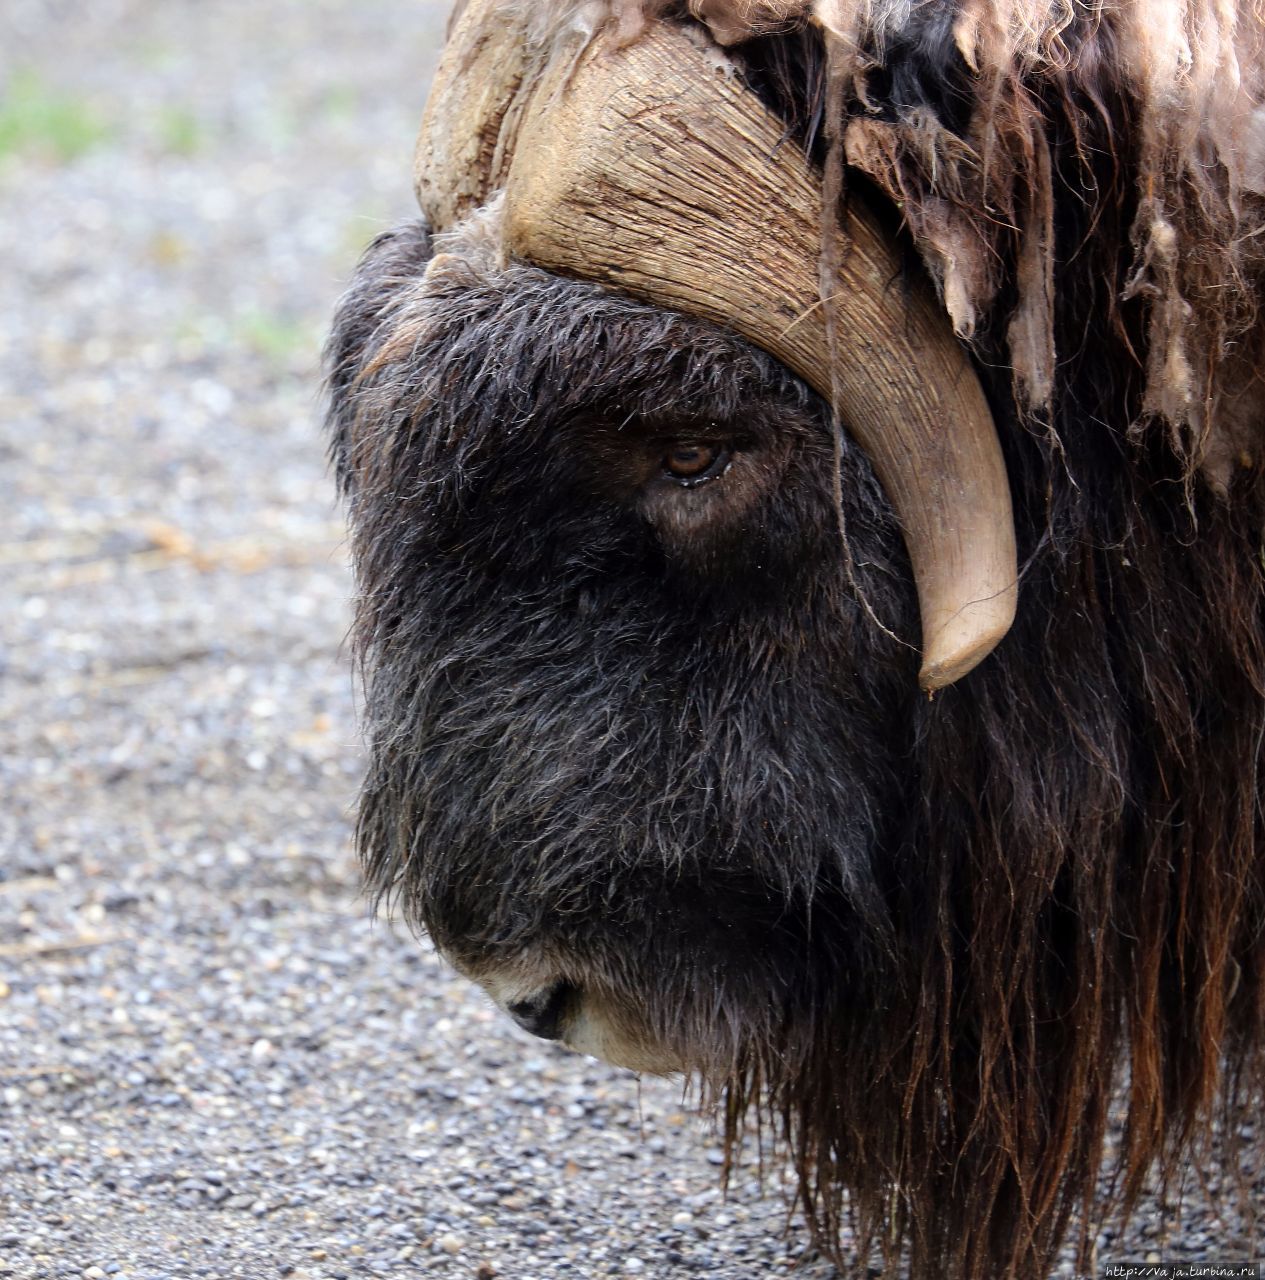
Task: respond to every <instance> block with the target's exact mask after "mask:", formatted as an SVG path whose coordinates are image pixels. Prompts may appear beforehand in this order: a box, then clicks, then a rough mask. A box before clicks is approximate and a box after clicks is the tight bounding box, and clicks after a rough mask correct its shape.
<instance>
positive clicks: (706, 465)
mask: <svg viewBox="0 0 1265 1280" xmlns="http://www.w3.org/2000/svg"><path fill="white" fill-rule="evenodd" d="M728 462H729V450H728V449H726V448H724V447H723V446H722V445H719V444H712V443H710V442H708V441H704V440H700V441H682V442H681V443H679V444H674V445H673V446H672V447H671V448H670V449H669V450H668V451H667V453H665V454H664V455H663V471H664V474H665V475H667V476H669V477H671V479H673V480H675V481H677V482H678V483H679V484H683V485H686V486H691V485H696V484H702V483H703V482H704V481H705V480H713V479H715V478H716V476H718V475H720V473H721V472H722V471H723V470H724V469H725V466H726V465H727V463H728Z"/></svg>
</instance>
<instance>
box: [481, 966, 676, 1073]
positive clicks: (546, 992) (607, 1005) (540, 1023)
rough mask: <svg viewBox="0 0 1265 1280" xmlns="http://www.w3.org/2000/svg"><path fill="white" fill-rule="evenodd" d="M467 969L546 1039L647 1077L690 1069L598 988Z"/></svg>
mask: <svg viewBox="0 0 1265 1280" xmlns="http://www.w3.org/2000/svg"><path fill="white" fill-rule="evenodd" d="M464 971H465V972H466V976H467V977H471V978H473V979H474V981H476V982H477V983H478V984H479V986H481V987H482V988H483V990H484V991H486V992H487V993H488V995H489V996H491V997H492V1000H493V1001H494V1002H495V1003H496V1005H497V1007H498V1008H500V1009H501V1010H502V1011H503V1012H504V1013H506V1014H508V1015H509V1017H510V1018H511V1019H512V1020H513V1021H514V1022H515V1023H517V1025H518V1026H520V1027H521V1028H522V1029H523V1030H524V1031H527V1032H529V1033H530V1034H531V1035H533V1036H537V1037H539V1038H540V1039H542V1040H552V1041H554V1042H555V1043H558V1044H561V1045H563V1046H564V1047H566V1048H568V1049H572V1050H574V1051H575V1052H576V1053H583V1054H587V1055H589V1056H590V1057H593V1058H600V1059H601V1060H602V1061H603V1062H609V1063H611V1064H612V1065H614V1066H617V1067H625V1068H626V1069H628V1070H630V1071H637V1072H642V1073H645V1074H647V1075H672V1074H675V1073H679V1072H682V1071H686V1070H688V1069H689V1064H688V1063H687V1062H686V1061H685V1060H684V1059H683V1058H682V1056H681V1055H680V1053H679V1052H677V1051H676V1050H674V1049H672V1048H671V1047H670V1046H668V1045H666V1044H664V1043H662V1041H661V1040H659V1038H658V1037H655V1036H652V1035H651V1034H650V1033H649V1032H648V1031H647V1030H646V1029H645V1028H644V1027H643V1026H641V1025H638V1024H639V1022H640V1020H639V1019H637V1018H635V1017H633V1016H630V1014H629V1012H628V1011H627V1010H626V1009H624V1008H621V1007H617V1006H616V1003H615V1001H614V1000H612V999H611V998H610V997H609V996H608V995H605V994H604V993H602V992H601V991H600V990H599V989H597V988H596V987H594V986H586V985H585V984H583V983H580V982H576V981H573V980H572V979H571V978H569V977H550V978H547V979H546V980H545V981H540V980H538V979H536V980H532V979H530V978H527V977H526V975H524V974H523V973H522V972H521V969H519V970H518V971H515V972H506V971H502V972H483V973H477V974H476V973H471V972H470V971H469V970H468V969H466V970H464Z"/></svg>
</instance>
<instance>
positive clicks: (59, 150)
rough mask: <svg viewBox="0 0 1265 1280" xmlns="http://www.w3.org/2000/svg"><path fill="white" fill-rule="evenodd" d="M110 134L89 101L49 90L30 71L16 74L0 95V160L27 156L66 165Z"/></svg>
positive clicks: (35, 73) (109, 125)
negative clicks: (34, 155) (19, 154)
mask: <svg viewBox="0 0 1265 1280" xmlns="http://www.w3.org/2000/svg"><path fill="white" fill-rule="evenodd" d="M113 132H114V130H113V127H112V125H111V123H110V122H109V121H108V120H107V119H105V117H104V116H103V115H101V113H100V112H99V110H98V109H97V108H95V107H94V106H93V104H92V103H91V102H89V101H88V100H87V99H85V98H81V97H77V96H75V95H73V94H68V93H63V92H60V91H58V90H55V89H53V88H50V87H49V86H48V85H47V84H45V83H44V81H43V79H42V78H41V77H40V76H39V74H38V73H37V72H35V71H32V70H23V71H18V72H16V73H15V74H14V75H13V77H12V78H11V79H10V81H9V83H8V85H7V86H6V87H5V88H4V89H3V90H0V158H3V157H5V156H9V155H13V154H18V153H28V154H31V153H33V154H36V155H39V156H41V157H43V158H46V159H48V160H51V161H53V162H55V163H62V164H68V163H70V162H71V161H72V160H76V159H78V158H79V157H80V156H81V155H84V154H85V153H86V152H88V151H91V150H93V148H95V147H98V146H100V145H101V144H102V143H104V142H107V141H109V139H110V138H111V136H112V134H113Z"/></svg>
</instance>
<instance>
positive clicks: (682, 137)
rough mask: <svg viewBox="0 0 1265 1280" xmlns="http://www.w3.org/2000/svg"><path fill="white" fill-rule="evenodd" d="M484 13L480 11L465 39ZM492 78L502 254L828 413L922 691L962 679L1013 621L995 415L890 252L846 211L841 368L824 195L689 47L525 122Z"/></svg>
mask: <svg viewBox="0 0 1265 1280" xmlns="http://www.w3.org/2000/svg"><path fill="white" fill-rule="evenodd" d="M495 8H496V6H495V3H494V0H493V2H492V3H487V4H484V5H481V4H479V3H478V2H477V0H472V3H471V5H470V7H469V9H468V10H467V12H466V14H465V15H464V21H463V24H462V25H463V26H468V25H469V24H470V23H472V22H475V21H477V15H476V14H475V13H474V12H473V11H474V10H479V9H484V10H485V16H484V18H483V21H484V22H485V23H486V22H488V21H489V19H490V18H492V19H495V17H496V15H495V13H494V12H493V11H494V10H495ZM471 30H473V28H471ZM458 34H459V33H454V36H456V35H458ZM469 38H470V37H469V35H467V39H469ZM486 38H491V37H486ZM498 74H500V75H501V84H502V86H503V88H504V89H505V91H506V93H507V101H508V100H509V99H514V98H515V95H516V94H517V99H516V100H515V101H514V102H513V105H511V106H510V107H509V108H508V110H506V109H502V111H501V115H500V117H498V122H499V121H501V120H505V119H508V118H510V117H512V121H513V129H512V131H511V133H512V136H511V137H510V139H509V142H508V143H507V142H506V129H505V128H504V126H503V125H502V124H500V123H498V130H499V133H498V138H497V142H496V145H495V146H494V147H493V148H492V149H491V150H489V148H488V146H487V144H486V142H485V144H484V146H483V148H482V151H481V152H480V154H481V155H482V156H483V157H484V164H483V171H482V173H483V176H482V177H481V179H480V182H481V183H482V184H483V189H484V193H485V194H486V193H487V190H488V189H489V188H490V186H491V185H492V184H493V183H494V182H495V183H499V182H500V181H501V175H500V173H498V172H497V170H498V169H502V168H503V167H504V166H505V165H506V164H507V166H508V167H507V170H506V174H507V176H506V177H505V185H506V221H505V236H506V246H507V248H508V250H509V251H510V252H511V253H513V254H515V255H516V256H518V257H520V258H523V259H525V260H527V261H530V262H534V263H536V264H537V265H539V266H542V267H545V268H547V269H549V270H553V271H557V272H560V273H563V274H567V275H571V276H579V277H582V278H585V279H590V280H595V281H598V282H601V283H603V284H607V285H610V286H612V287H614V288H616V289H619V290H621V291H623V292H625V293H628V294H630V295H632V296H634V297H638V298H641V299H643V300H645V301H647V302H651V303H654V304H656V305H659V306H664V307H670V308H673V309H675V310H678V311H683V312H687V313H690V314H693V315H698V316H702V317H705V318H707V319H709V320H712V321H715V322H717V323H720V324H724V325H727V326H728V327H730V328H732V329H734V330H735V331H736V332H738V333H740V334H742V335H743V336H744V337H745V338H747V339H748V340H749V341H751V342H753V343H755V344H756V345H758V346H760V347H763V348H764V349H765V350H766V351H769V352H770V353H771V354H773V355H774V356H776V357H777V358H778V359H780V360H781V361H782V362H783V363H784V364H786V365H787V366H788V367H789V368H791V369H792V370H794V371H795V372H796V373H798V374H799V375H800V376H801V377H802V378H804V380H805V381H806V382H808V383H809V385H811V386H812V387H813V388H814V389H815V390H817V391H818V392H819V393H820V394H821V395H823V396H825V397H826V398H827V399H830V400H832V401H833V402H834V404H835V407H836V409H837V410H838V412H839V414H840V417H841V419H842V421H843V422H844V423H845V424H846V426H847V427H848V428H849V429H850V430H851V432H852V434H853V435H854V436H855V437H856V439H857V440H858V442H859V443H860V444H861V447H862V448H863V449H864V450H865V452H866V453H867V455H868V456H869V458H870V459H871V461H872V462H873V464H874V468H875V471H876V472H877V474H878V477H879V480H880V481H881V483H882V484H883V487H884V489H885V491H886V493H887V496H888V498H889V500H890V501H891V503H892V505H893V507H894V508H895V510H896V513H897V516H898V517H899V519H900V522H901V526H902V528H903V531H904V535H905V542H906V546H907V547H908V549H909V555H910V560H911V562H912V565H913V571H914V578H915V581H916V584H917V589H918V601H919V608H920V611H921V616H922V630H923V660H922V666H921V669H920V672H919V681H920V683H921V684H922V686H923V687H924V688H926V689H937V688H941V687H942V686H944V685H947V684H951V683H952V682H953V681H954V680H956V679H958V678H959V677H961V676H963V675H965V674H966V672H968V671H970V670H971V668H972V667H974V666H975V665H976V664H977V663H978V662H979V661H980V660H981V659H983V658H984V657H985V656H986V655H987V654H988V653H989V652H990V651H991V650H992V649H993V647H994V646H995V645H996V644H997V643H998V641H999V640H1000V639H1001V638H1002V636H1004V635H1005V634H1006V631H1007V630H1008V629H1009V627H1010V624H1011V622H1012V621H1013V619H1014V612H1015V603H1016V580H1017V570H1016V557H1015V537H1014V523H1013V518H1012V514H1011V506H1010V488H1009V484H1008V482H1007V479H1006V472H1005V466H1004V464H1003V461H1002V456H1001V448H1000V445H999V443H998V440H997V433H996V429H995V427H994V425H993V421H992V416H991V414H990V412H989V409H988V405H987V403H986V401H985V400H984V396H983V392H982V390H981V388H980V385H979V382H978V379H977V378H976V376H975V373H974V371H973V370H972V368H971V366H970V363H969V361H968V360H967V358H966V356H965V354H964V352H963V351H962V349H961V347H960V346H959V345H958V343H957V341H956V339H955V338H954V337H953V334H952V331H951V329H950V326H949V322H948V320H947V318H946V317H945V316H944V314H943V312H942V311H941V310H940V308H939V306H938V304H937V302H936V299H935V296H934V294H933V293H932V291H931V288H930V286H929V285H928V284H927V283H926V282H925V281H921V280H920V281H916V282H914V284H913V285H912V286H908V285H902V284H901V283H899V282H900V281H901V280H902V278H903V276H904V273H905V264H904V263H903V261H902V260H901V258H900V256H899V254H898V251H897V247H896V245H895V244H894V243H893V241H892V238H891V236H890V235H889V234H885V233H884V231H883V230H882V228H881V227H880V226H879V224H878V221H877V219H876V218H875V217H874V215H873V213H871V212H870V211H869V210H867V209H865V208H864V207H863V206H861V205H860V204H859V202H857V201H853V202H852V203H853V208H852V209H851V210H850V213H849V217H848V224H847V227H846V232H847V235H848V237H849V241H850V244H849V249H848V252H847V254H846V256H845V259H844V263H843V267H842V270H841V272H840V277H839V280H838V284H837V287H836V290H835V293H834V298H833V304H834V307H835V316H836V324H837V330H838V333H839V340H838V342H837V343H836V344H835V349H834V351H833V352H832V351H831V344H830V342H829V340H828V336H827V329H826V319H825V315H824V313H823V308H822V303H821V294H820V281H819V279H818V272H817V265H818V261H819V257H820V251H821V235H822V226H823V222H822V194H821V180H820V176H819V175H818V174H817V173H815V172H814V170H813V169H812V167H811V166H810V165H809V163H808V161H807V160H806V159H805V158H804V157H803V156H802V155H801V154H800V153H799V152H798V151H797V150H796V148H795V147H793V146H790V145H783V144H784V129H783V127H782V126H781V124H780V123H779V122H778V121H777V120H776V119H775V118H773V117H772V116H771V115H770V113H769V112H768V111H767V110H766V109H765V108H764V107H763V105H762V104H761V103H760V102H759V100H758V99H757V98H756V97H755V95H754V94H752V93H750V92H748V91H747V90H745V89H744V88H743V87H742V85H741V83H740V82H739V81H737V79H736V78H732V77H726V76H725V75H723V73H721V72H718V71H717V69H716V66H715V63H714V61H709V59H708V57H707V56H706V54H704V52H703V51H702V50H701V49H699V48H698V47H697V46H696V45H695V44H694V43H693V41H691V39H690V38H689V37H688V36H687V35H685V34H684V32H682V31H681V30H679V29H676V28H672V27H669V26H667V25H663V24H656V25H653V26H651V28H650V29H649V30H648V31H647V33H646V34H645V35H644V36H643V37H641V38H640V39H638V40H636V41H634V42H632V43H631V44H628V43H625V44H621V43H620V42H619V40H618V39H617V38H615V37H614V36H599V37H598V38H597V39H595V40H593V41H592V42H591V43H590V45H589V47H588V48H587V49H586V50H585V51H584V53H583V54H582V55H580V57H579V58H578V60H574V61H573V60H570V59H565V58H559V59H555V64H554V67H553V68H552V69H551V70H550V71H549V72H548V73H547V74H544V75H543V76H537V77H535V78H534V82H533V83H532V85H531V89H530V100H529V101H528V102H527V103H526V105H525V106H524V105H523V102H522V98H523V97H524V94H523V93H522V92H521V91H519V90H517V88H516V87H511V86H510V85H509V83H508V81H507V78H506V77H505V75H504V74H503V69H502V71H501V72H498ZM511 78H512V77H511ZM451 88H452V87H451V86H448V88H447V89H445V87H444V86H438V87H437V89H436V90H435V91H434V92H437V93H445V92H451ZM466 92H470V91H469V90H466ZM488 118H490V115H489V114H488V113H485V115H484V116H483V117H482V119H483V120H484V121H486V120H487V119H488ZM467 127H468V126H467ZM475 150H478V149H477V148H476V149H475ZM493 153H495V163H494V162H493V161H492V159H491V157H492V155H493Z"/></svg>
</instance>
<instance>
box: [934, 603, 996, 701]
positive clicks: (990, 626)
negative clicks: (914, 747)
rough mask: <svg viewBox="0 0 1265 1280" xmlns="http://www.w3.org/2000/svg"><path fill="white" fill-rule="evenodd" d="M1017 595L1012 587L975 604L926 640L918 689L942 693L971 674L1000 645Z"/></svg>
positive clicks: (955, 616)
mask: <svg viewBox="0 0 1265 1280" xmlns="http://www.w3.org/2000/svg"><path fill="white" fill-rule="evenodd" d="M1016 602H1017V592H1016V591H1015V588H1014V587H1013V586H1011V587H1010V588H1008V589H1007V590H1005V591H1003V592H1001V593H1000V594H998V595H996V596H993V597H992V598H991V599H988V600H976V601H973V602H972V603H970V604H968V605H965V606H964V607H963V608H961V609H959V610H958V611H957V612H956V613H954V614H953V616H952V617H951V619H950V620H949V621H948V622H947V623H945V624H944V625H942V626H941V627H940V628H939V629H938V630H937V631H936V632H935V634H934V635H930V636H928V638H927V640H926V645H925V651H924V653H923V659H922V666H921V667H920V668H919V670H918V685H919V687H920V688H922V689H924V690H926V691H927V692H928V693H934V692H935V691H936V690H937V689H944V688H946V687H947V686H948V685H951V684H953V683H954V682H955V681H957V680H960V679H961V678H962V677H963V676H964V675H966V674H967V673H968V672H970V671H973V670H974V669H975V668H976V667H977V666H979V664H980V663H981V662H983V661H984V659H985V658H987V657H988V655H989V654H990V653H992V651H993V650H994V649H995V648H996V647H997V646H998V644H1000V643H1001V641H1002V639H1003V637H1004V636H1005V635H1006V633H1007V632H1008V631H1009V630H1010V627H1011V624H1012V623H1013V622H1014V620H1015V606H1016Z"/></svg>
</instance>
